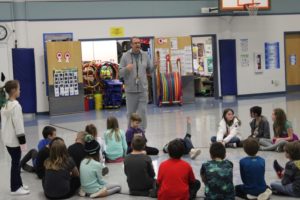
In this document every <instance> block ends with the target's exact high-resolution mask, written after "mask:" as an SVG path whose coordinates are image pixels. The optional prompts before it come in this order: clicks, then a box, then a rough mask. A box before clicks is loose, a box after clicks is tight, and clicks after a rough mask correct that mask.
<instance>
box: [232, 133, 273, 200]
mask: <svg viewBox="0 0 300 200" xmlns="http://www.w3.org/2000/svg"><path fill="white" fill-rule="evenodd" d="M243 147H244V151H245V152H246V153H247V155H248V157H245V158H243V159H241V160H240V173H241V178H242V181H243V184H242V185H236V186H235V192H236V196H238V197H241V198H244V199H250V198H251V197H253V196H255V197H257V199H259V200H263V199H266V200H267V199H269V198H270V196H271V194H272V191H271V190H270V189H268V187H267V184H266V181H265V160H264V159H263V158H261V157H260V156H257V155H256V154H257V152H258V150H259V143H258V142H257V140H255V139H254V138H248V139H246V140H245V141H244V143H243Z"/></svg>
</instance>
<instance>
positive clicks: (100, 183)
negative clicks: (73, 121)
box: [79, 135, 121, 198]
mask: <svg viewBox="0 0 300 200" xmlns="http://www.w3.org/2000/svg"><path fill="white" fill-rule="evenodd" d="M84 150H85V152H86V154H87V156H86V157H85V159H83V160H82V161H81V163H80V182H81V189H80V192H79V195H80V196H86V195H88V196H90V197H91V198H96V197H105V196H108V195H112V194H114V193H117V192H120V190H121V187H120V186H119V185H109V184H106V183H105V182H104V180H103V178H102V170H103V165H102V164H101V163H100V158H99V151H100V145H99V143H98V142H97V141H96V140H95V139H94V137H93V136H92V135H86V136H85V146H84Z"/></svg>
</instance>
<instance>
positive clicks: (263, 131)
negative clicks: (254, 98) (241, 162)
mask: <svg viewBox="0 0 300 200" xmlns="http://www.w3.org/2000/svg"><path fill="white" fill-rule="evenodd" d="M261 111H262V108H261V107H260V106H253V107H252V108H250V115H251V117H252V118H253V120H252V121H251V122H250V128H251V135H250V137H253V138H257V139H260V138H267V139H270V125H269V122H268V119H267V118H266V117H265V116H263V115H261Z"/></svg>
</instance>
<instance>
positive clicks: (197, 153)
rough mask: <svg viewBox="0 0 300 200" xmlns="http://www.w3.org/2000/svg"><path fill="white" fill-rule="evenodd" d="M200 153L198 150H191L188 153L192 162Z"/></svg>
mask: <svg viewBox="0 0 300 200" xmlns="http://www.w3.org/2000/svg"><path fill="white" fill-rule="evenodd" d="M200 153H201V150H200V149H191V151H190V153H189V154H190V157H191V159H192V160H194V159H195V158H196V157H197V156H199V155H200Z"/></svg>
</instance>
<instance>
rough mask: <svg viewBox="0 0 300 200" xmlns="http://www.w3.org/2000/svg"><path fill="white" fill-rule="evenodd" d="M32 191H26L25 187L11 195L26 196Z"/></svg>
mask: <svg viewBox="0 0 300 200" xmlns="http://www.w3.org/2000/svg"><path fill="white" fill-rule="evenodd" d="M29 193H30V191H29V190H25V189H24V188H23V187H20V188H19V189H17V190H16V191H14V192H10V194H11V195H26V194H29Z"/></svg>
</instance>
